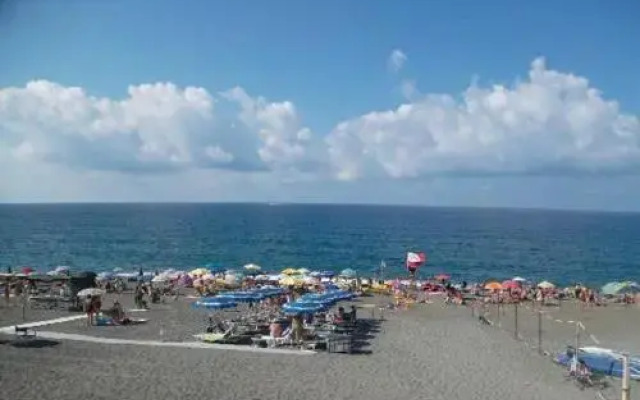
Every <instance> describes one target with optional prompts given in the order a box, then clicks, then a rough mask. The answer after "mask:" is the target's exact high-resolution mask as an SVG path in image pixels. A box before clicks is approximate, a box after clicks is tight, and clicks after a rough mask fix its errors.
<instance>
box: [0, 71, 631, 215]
mask: <svg viewBox="0 0 640 400" xmlns="http://www.w3.org/2000/svg"><path fill="white" fill-rule="evenodd" d="M400 64H401V63H400ZM402 91H403V94H404V95H405V98H406V99H405V104H402V105H400V106H398V107H397V108H395V109H391V110H383V111H374V112H370V113H367V114H364V115H361V116H354V117H353V118H350V119H347V120H345V121H343V122H341V123H339V124H337V125H336V126H335V128H333V129H332V130H331V131H330V132H328V133H327V134H325V135H318V134H317V133H315V132H312V130H311V129H310V128H308V127H307V126H306V125H305V124H304V122H303V121H302V120H301V116H300V114H299V111H298V110H297V108H296V106H295V104H294V103H293V102H292V101H286V100H285V101H272V100H267V99H266V98H264V97H260V96H256V97H254V96H251V95H249V94H247V92H246V91H245V90H244V89H242V88H240V87H236V88H233V89H231V90H228V91H225V92H222V93H221V94H219V95H218V94H216V95H212V94H211V93H210V92H208V91H207V90H206V89H204V88H199V87H186V88H180V87H177V86H176V85H174V84H172V83H156V84H143V85H139V86H131V87H130V88H129V90H128V93H127V95H126V96H125V97H124V98H122V99H113V98H104V97H95V96H92V95H91V94H89V93H87V91H85V90H84V89H82V88H76V87H66V86H63V85H60V84H56V83H53V82H49V81H32V82H29V83H28V84H27V85H26V86H24V87H12V88H4V89H0V182H2V185H0V199H1V200H5V201H7V200H11V199H26V198H28V199H31V200H34V199H35V200H41V201H42V200H45V201H46V200H47V199H64V200H73V199H78V200H82V199H87V200H90V199H92V198H93V197H91V196H95V198H97V199H118V200H127V199H129V200H145V199H151V200H152V199H156V198H157V199H165V200H179V199H180V196H183V198H184V199H196V198H197V199H201V200H206V199H208V198H215V199H220V200H234V199H235V200H238V199H239V200H250V199H252V198H255V196H258V195H257V194H256V193H257V192H258V191H260V195H262V196H267V198H274V199H275V198H277V199H278V201H283V200H287V196H288V195H289V194H294V193H298V196H299V197H300V198H303V199H310V198H322V196H325V197H326V199H327V200H329V201H340V200H341V199H342V200H344V199H345V198H347V197H348V199H349V200H351V201H357V199H358V198H359V197H358V196H362V197H360V199H364V198H366V199H369V200H370V199H371V198H372V196H373V197H376V196H378V197H376V198H380V199H381V200H389V201H394V200H393V196H392V194H391V193H381V192H380V191H379V188H380V187H381V185H385V188H387V187H388V188H391V187H393V188H394V189H393V190H400V189H401V186H402V185H405V187H409V186H411V187H414V189H412V190H414V193H418V192H420V191H421V190H423V189H424V190H426V191H429V190H433V187H434V184H433V182H432V181H430V180H414V181H413V183H406V184H405V183H403V182H404V181H403V179H402V178H412V177H425V176H439V177H440V178H438V179H445V180H446V179H447V178H442V177H443V176H449V175H466V176H469V175H484V176H490V175H504V174H506V175H517V174H539V175H542V174H548V175H549V176H553V175H557V174H561V173H562V174H566V173H568V172H569V173H576V172H577V173H582V172H607V173H610V174H616V173H620V172H626V173H629V172H635V173H637V172H640V169H639V167H640V122H639V120H638V117H637V116H634V115H630V114H625V113H623V112H622V111H621V110H620V108H619V106H618V104H617V103H616V102H615V101H611V100H607V99H605V98H604V97H603V96H602V94H601V93H600V92H598V91H597V90H596V89H594V88H593V87H591V86H590V84H589V82H588V80H587V79H585V78H583V77H579V76H576V75H573V74H567V73H562V72H558V71H554V70H550V69H548V68H546V66H545V63H544V60H543V59H536V60H535V61H534V62H533V63H532V65H531V68H530V71H529V76H528V79H526V80H523V81H518V82H515V83H514V84H512V85H509V86H502V85H494V86H490V87H481V86H479V85H478V84H473V85H471V86H470V87H469V88H468V89H467V90H466V91H465V92H464V93H462V95H461V96H459V97H454V96H451V95H435V94H422V93H421V92H420V91H419V90H418V88H417V87H416V85H415V83H413V82H412V81H405V82H404V84H403V86H402ZM227 102H230V103H231V104H234V105H237V106H238V113H237V115H227V114H228V113H227V114H225V111H224V107H222V105H223V104H224V103H227ZM140 172H145V174H140ZM146 172H154V174H147V173H146ZM166 172H171V174H167V173H166ZM360 178H373V182H375V184H371V183H370V182H371V181H370V180H366V179H363V181H362V182H359V183H357V184H356V183H350V184H349V185H340V184H336V183H332V182H331V181H330V179H339V180H345V181H353V180H358V179H360ZM389 178H391V179H389ZM416 181H420V182H421V183H420V184H418V183H416ZM471 181H472V179H470V178H467V180H466V181H465V182H467V184H468V185H469V187H470V188H473V190H474V191H477V189H478V187H479V186H478V185H477V184H475V183H469V182H471ZM198 182H200V183H198ZM424 182H427V183H424ZM457 182H462V180H458V181H457ZM485 183H486V182H485ZM494 184H495V182H493V181H492V182H491V187H494V186H495V187H498V188H502V187H503V186H501V185H499V184H495V185H494ZM316 185H317V187H316ZM421 185H422V186H421ZM456 185H457V183H456ZM465 185H466V184H465ZM441 187H442V188H444V187H446V185H445V184H442V185H441ZM251 188H257V189H256V190H253V189H251ZM352 188H367V189H366V190H356V189H352ZM439 190H441V191H440V192H438V195H440V193H445V189H439ZM470 190H471V189H470ZM492 190H493V189H490V190H487V191H489V192H491V191H492ZM496 190H497V189H496ZM501 190H502V189H501ZM454 192H455V191H452V190H450V189H449V193H454ZM198 193H201V194H198ZM265 193H266V194H265ZM325 193H326V194H325ZM459 193H466V192H464V191H462V189H461V190H460V191H459ZM110 196H111V197H110ZM127 196H129V197H127ZM176 196H178V197H176ZM212 196H213V197H212ZM234 196H235V197H234ZM252 196H254V197H252ZM341 196H343V197H341ZM460 196H463V195H460ZM487 196H489V195H487ZM491 196H494V197H490V199H491V201H494V200H495V198H496V197H499V196H498V195H494V194H491ZM463 197H464V196H463ZM603 201H604V200H603ZM487 202H488V203H490V200H487Z"/></svg>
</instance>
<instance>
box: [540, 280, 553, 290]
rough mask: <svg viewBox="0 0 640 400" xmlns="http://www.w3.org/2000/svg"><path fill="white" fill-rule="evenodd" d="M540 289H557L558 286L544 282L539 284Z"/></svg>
mask: <svg viewBox="0 0 640 400" xmlns="http://www.w3.org/2000/svg"><path fill="white" fill-rule="evenodd" d="M538 287H539V288H540V289H553V288H555V287H556V285H554V284H553V283H551V282H549V281H542V282H540V283H538Z"/></svg>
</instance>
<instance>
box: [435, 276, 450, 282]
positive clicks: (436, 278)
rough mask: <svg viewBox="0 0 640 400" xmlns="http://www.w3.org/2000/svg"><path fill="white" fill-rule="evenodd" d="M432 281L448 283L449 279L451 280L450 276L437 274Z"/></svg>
mask: <svg viewBox="0 0 640 400" xmlns="http://www.w3.org/2000/svg"><path fill="white" fill-rule="evenodd" d="M434 279H435V280H437V281H448V280H449V279H451V275H447V274H438V275H436V276H435V277H434Z"/></svg>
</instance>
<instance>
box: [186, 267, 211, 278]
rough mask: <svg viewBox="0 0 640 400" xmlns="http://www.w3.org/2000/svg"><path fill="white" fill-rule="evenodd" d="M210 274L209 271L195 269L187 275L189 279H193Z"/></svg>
mask: <svg viewBox="0 0 640 400" xmlns="http://www.w3.org/2000/svg"><path fill="white" fill-rule="evenodd" d="M210 273H211V271H209V270H208V269H206V268H196V269H194V270H192V271H190V272H189V275H190V276H191V277H194V276H202V275H209V274H210Z"/></svg>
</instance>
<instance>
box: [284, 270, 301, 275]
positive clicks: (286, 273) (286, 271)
mask: <svg viewBox="0 0 640 400" xmlns="http://www.w3.org/2000/svg"><path fill="white" fill-rule="evenodd" d="M282 274H283V275H297V274H298V270H297V269H294V268H285V269H283V270H282Z"/></svg>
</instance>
